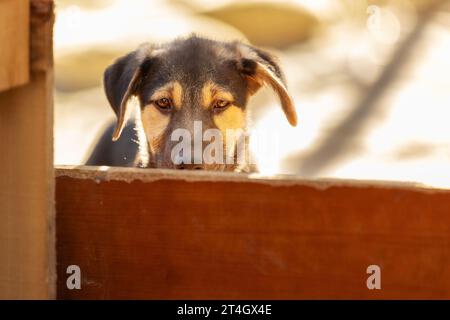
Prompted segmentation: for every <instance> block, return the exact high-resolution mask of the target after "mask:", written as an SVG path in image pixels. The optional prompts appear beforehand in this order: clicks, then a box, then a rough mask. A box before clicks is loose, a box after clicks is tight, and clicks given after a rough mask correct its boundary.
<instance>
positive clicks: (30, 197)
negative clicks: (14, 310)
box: [0, 0, 55, 299]
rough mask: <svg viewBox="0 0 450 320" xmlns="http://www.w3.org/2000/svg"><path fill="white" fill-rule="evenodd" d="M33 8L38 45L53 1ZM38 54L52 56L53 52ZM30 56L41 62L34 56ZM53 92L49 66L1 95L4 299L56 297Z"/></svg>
mask: <svg viewBox="0 0 450 320" xmlns="http://www.w3.org/2000/svg"><path fill="white" fill-rule="evenodd" d="M14 1H15V0H14ZM0 2H3V1H0ZM6 2H11V1H6ZM18 2H23V1H18ZM25 2H27V5H30V3H29V1H25ZM37 2H39V6H38V7H39V8H41V9H42V8H44V7H47V9H48V10H47V15H48V16H47V17H43V16H41V17H40V18H39V17H38V18H37V19H35V20H34V22H33V23H32V24H31V30H32V38H33V41H34V42H36V43H42V42H44V41H47V40H48V39H49V38H50V39H51V31H52V24H53V11H52V1H35V0H32V1H31V8H36V7H35V6H34V5H35V4H36V3H37ZM27 8H28V7H27ZM0 11H1V9H0ZM44 11H45V10H44ZM2 14H5V15H7V14H8V13H5V12H3V11H2ZM32 20H33V19H32ZM27 28H29V25H27ZM44 30H45V32H44ZM35 31H37V32H35ZM12 42H13V41H12ZM40 50H45V51H51V50H52V47H51V46H48V45H47V46H45V47H40ZM35 55H36V56H42V55H44V56H45V54H44V53H39V52H36V53H35ZM26 65H27V66H28V64H26ZM52 89H53V70H52V68H51V64H49V65H47V68H41V69H40V70H39V71H34V72H32V73H31V78H30V81H29V83H27V84H26V85H24V86H21V87H17V88H14V89H11V90H9V91H4V92H1V93H0V221H1V222H0V298H3V299H4V298H7V299H19V298H20V299H47V298H53V297H54V294H55V293H54V291H55V290H54V288H55V285H54V284H55V270H54V269H55V258H54V232H53V228H54V227H53V224H54V210H53V202H54V201H53V193H54V187H53V186H54V175H53V104H52Z"/></svg>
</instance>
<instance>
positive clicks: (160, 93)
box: [150, 81, 183, 110]
mask: <svg viewBox="0 0 450 320" xmlns="http://www.w3.org/2000/svg"><path fill="white" fill-rule="evenodd" d="M164 98H166V99H170V100H171V101H172V103H173V106H174V107H175V109H177V110H180V108H181V106H182V103H183V87H182V86H181V84H180V83H179V82H178V81H172V82H169V83H166V84H165V85H163V86H162V87H160V88H158V89H156V90H155V92H154V93H153V94H152V96H151V97H150V99H151V100H153V101H156V100H160V99H164Z"/></svg>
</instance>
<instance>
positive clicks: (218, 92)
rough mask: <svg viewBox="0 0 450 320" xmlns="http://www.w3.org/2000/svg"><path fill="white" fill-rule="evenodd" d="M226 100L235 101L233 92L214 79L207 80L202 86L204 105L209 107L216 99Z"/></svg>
mask: <svg viewBox="0 0 450 320" xmlns="http://www.w3.org/2000/svg"><path fill="white" fill-rule="evenodd" d="M217 100H224V101H229V102H233V101H234V97H233V94H232V93H231V92H229V91H227V90H225V89H224V88H222V87H221V86H220V85H218V84H217V83H214V82H213V81H211V80H210V81H208V82H206V83H205V84H204V85H203V87H202V107H203V108H204V109H209V108H211V107H212V104H213V102H214V101H217Z"/></svg>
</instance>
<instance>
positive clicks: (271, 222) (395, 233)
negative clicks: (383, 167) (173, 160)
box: [56, 168, 450, 299]
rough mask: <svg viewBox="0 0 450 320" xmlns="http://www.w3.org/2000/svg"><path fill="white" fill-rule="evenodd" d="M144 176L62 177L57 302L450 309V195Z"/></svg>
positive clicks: (70, 172)
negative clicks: (348, 301) (330, 303)
mask: <svg viewBox="0 0 450 320" xmlns="http://www.w3.org/2000/svg"><path fill="white" fill-rule="evenodd" d="M139 172H140V177H139V174H138V171H136V170H127V169H115V170H114V173H113V174H111V175H109V174H108V173H107V170H106V173H105V170H103V171H97V172H96V171H94V170H93V169H92V168H90V169H83V168H81V169H80V168H79V169H61V170H57V178H56V210H57V262H58V264H57V271H58V298H59V299H80V298H83V299H85V298H87V299H97V298H100V299H105V298H114V299H116V298H126V299H127V298H144V299H156V298H158V299H159V298H164V299H281V298H283V299H316V298H337V299H343V298H357V299H366V298H367V299H380V298H387V299H391V298H406V299H410V298H438V299H440V298H447V299H448V298H450V268H449V266H450V215H449V210H450V192H449V191H445V190H432V189H424V188H416V187H411V186H409V187H406V186H402V185H398V186H383V185H381V184H373V185H372V184H370V183H356V184H355V183H351V182H345V183H338V182H336V181H334V182H308V181H301V180H291V181H289V180H286V181H285V182H283V181H279V180H276V181H273V180H271V179H252V178H248V177H247V176H243V175H240V176H233V175H230V177H231V178H221V177H222V176H221V175H219V176H217V175H212V178H211V179H208V178H207V174H206V175H205V174H204V173H202V174H197V173H189V174H188V175H187V176H183V175H180V174H179V173H170V172H167V171H163V172H162V173H161V171H159V170H151V169H147V170H144V169H142V170H140V171H139ZM130 177H131V178H130ZM223 177H228V176H226V175H225V176H223ZM70 264H76V265H79V266H80V267H81V271H82V289H81V290H72V291H71V290H68V289H66V278H67V275H66V272H65V271H66V268H67V266H68V265H70ZM372 264H376V265H379V266H380V267H381V269H382V280H381V281H382V289H381V290H368V289H367V287H366V279H367V277H368V275H367V274H366V268H367V267H368V266H369V265H372Z"/></svg>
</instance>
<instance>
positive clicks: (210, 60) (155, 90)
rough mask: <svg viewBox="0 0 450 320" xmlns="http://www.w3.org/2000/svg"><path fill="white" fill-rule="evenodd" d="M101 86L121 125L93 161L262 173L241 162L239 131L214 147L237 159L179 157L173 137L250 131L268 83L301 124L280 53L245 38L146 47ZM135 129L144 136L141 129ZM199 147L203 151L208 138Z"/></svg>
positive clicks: (105, 137)
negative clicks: (251, 114)
mask: <svg viewBox="0 0 450 320" xmlns="http://www.w3.org/2000/svg"><path fill="white" fill-rule="evenodd" d="M103 83H104V90H105V93H106V97H107V99H108V101H109V103H110V105H111V107H112V109H113V110H114V113H115V115H116V117H117V122H116V123H115V125H114V124H113V125H110V126H109V128H107V129H106V130H105V132H104V133H103V134H102V136H101V138H100V139H99V141H98V143H97V145H96V147H95V148H94V151H93V152H92V154H91V156H90V157H89V159H88V160H87V162H86V164H87V165H105V166H134V167H151V168H172V169H195V170H218V171H237V172H254V171H257V168H256V166H254V165H253V164H251V163H249V162H248V161H246V160H243V161H241V162H240V163H237V162H238V161H237V158H238V155H237V145H238V143H237V141H238V139H239V137H238V136H235V137H232V138H229V139H228V140H227V139H224V140H227V141H226V144H224V145H223V146H222V147H220V148H223V150H216V151H215V152H216V153H222V152H223V153H222V154H225V155H227V156H230V157H231V158H232V160H234V161H227V162H220V161H217V163H205V162H201V161H198V159H194V156H193V153H192V152H186V154H187V156H184V157H182V158H181V160H180V157H178V160H177V159H175V160H174V152H173V150H174V148H175V147H176V144H177V143H179V142H178V141H176V139H175V140H174V139H173V136H172V135H173V132H174V131H175V130H177V129H183V130H184V132H187V133H190V134H192V135H194V136H195V135H198V132H197V133H196V132H195V131H196V130H197V131H198V130H200V131H201V132H200V134H202V133H205V132H206V131H207V130H209V129H215V130H216V131H219V132H220V133H222V134H223V136H224V137H227V136H226V132H227V130H240V132H244V133H246V132H248V127H247V126H248V112H247V108H246V106H247V102H248V100H249V98H250V97H251V96H252V95H254V94H255V93H256V92H257V91H258V89H259V88H261V87H262V86H264V85H268V86H270V87H271V88H272V89H273V91H274V92H275V94H276V95H278V97H279V100H280V104H281V107H282V109H283V111H284V113H285V115H286V118H287V120H288V122H289V123H290V124H291V125H292V126H296V124H297V114H296V110H295V107H294V103H293V100H292V99H291V97H290V96H289V93H288V91H287V87H286V81H285V78H284V75H283V72H282V71H281V68H280V66H279V63H278V62H277V59H276V57H274V56H273V55H272V54H270V53H268V52H266V51H264V50H261V49H259V48H256V47H254V46H251V45H249V44H245V43H243V42H240V41H233V42H220V41H215V40H210V39H205V38H202V37H199V36H196V35H191V36H189V37H187V38H183V39H176V40H174V41H172V42H169V43H166V44H162V45H152V44H143V45H141V46H140V47H139V48H138V49H137V50H135V51H133V52H131V53H129V54H127V55H125V56H123V57H121V58H119V59H117V60H116V61H115V62H114V63H113V64H112V65H110V66H109V67H108V68H107V69H106V71H105V73H104V79H103ZM131 97H135V98H137V101H138V103H139V109H140V112H138V119H137V120H134V121H127V108H128V105H129V103H128V102H129V100H130V98H131ZM196 123H197V124H198V123H200V124H201V129H199V128H198V126H197V128H195V126H196ZM137 126H141V128H142V129H143V130H142V131H143V132H144V133H145V134H138V131H139V130H136V127H137ZM111 137H112V139H111ZM119 138H120V139H119ZM143 140H145V141H143ZM245 141H246V142H245V143H246V144H248V140H245ZM136 142H137V143H136ZM188 143H190V142H188ZM189 146H190V145H189ZM197 146H198V144H197ZM200 148H201V150H203V151H205V148H206V143H204V141H203V142H201V143H200ZM143 150H144V151H143ZM194 153H195V152H194Z"/></svg>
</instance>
